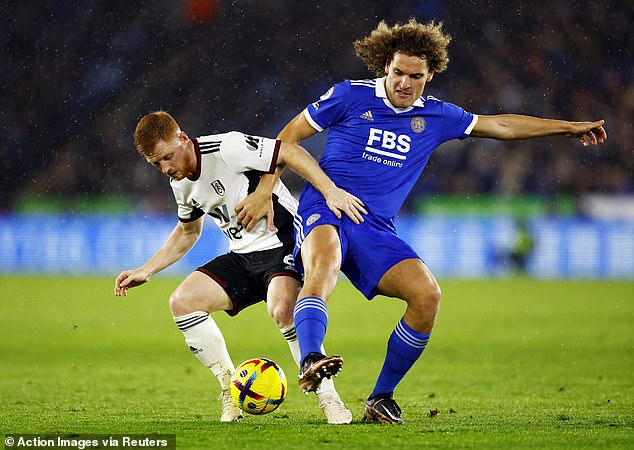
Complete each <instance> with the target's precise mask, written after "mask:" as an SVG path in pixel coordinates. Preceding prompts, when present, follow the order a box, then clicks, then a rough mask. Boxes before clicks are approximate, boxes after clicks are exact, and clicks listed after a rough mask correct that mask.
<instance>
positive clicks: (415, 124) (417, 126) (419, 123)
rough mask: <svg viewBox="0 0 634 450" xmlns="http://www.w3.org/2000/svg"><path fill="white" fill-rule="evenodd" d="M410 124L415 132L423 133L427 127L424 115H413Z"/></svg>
mask: <svg viewBox="0 0 634 450" xmlns="http://www.w3.org/2000/svg"><path fill="white" fill-rule="evenodd" d="M409 125H410V126H411V127H412V131H413V132H414V133H422V132H423V131H425V127H426V126H427V124H426V123H425V119H423V118H422V117H412V121H411V122H410V123H409Z"/></svg>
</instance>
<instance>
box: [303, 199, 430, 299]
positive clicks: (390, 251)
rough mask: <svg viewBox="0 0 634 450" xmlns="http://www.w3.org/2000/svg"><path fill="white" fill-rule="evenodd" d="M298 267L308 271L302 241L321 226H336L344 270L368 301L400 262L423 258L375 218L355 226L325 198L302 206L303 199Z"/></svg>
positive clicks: (342, 269)
mask: <svg viewBox="0 0 634 450" xmlns="http://www.w3.org/2000/svg"><path fill="white" fill-rule="evenodd" d="M294 225H295V249H294V250H293V256H294V257H295V265H296V266H297V269H298V270H299V271H301V272H302V273H303V272H304V266H303V264H302V261H301V255H300V249H301V245H302V242H303V241H304V239H305V238H306V236H308V234H309V233H310V232H311V230H312V229H313V228H315V227H316V226H319V225H334V226H335V227H337V229H338V232H339V240H340V242H341V255H342V264H341V271H342V272H343V273H344V274H345V275H346V276H347V277H348V279H349V280H350V282H352V284H353V285H354V286H355V287H356V288H357V289H358V290H359V291H360V292H361V293H362V294H363V295H365V297H366V298H367V299H368V300H371V299H372V298H374V297H375V296H376V295H379V294H380V292H378V291H377V290H376V287H377V284H379V281H380V280H381V277H383V274H385V272H387V271H388V270H389V269H390V268H391V267H393V266H395V265H396V264H398V263H399V262H401V261H403V260H405V259H410V258H417V259H420V257H419V256H418V255H417V254H416V252H415V251H414V249H412V247H410V246H409V245H408V244H407V243H406V242H405V241H403V240H402V239H401V238H400V237H398V235H397V234H396V231H395V230H394V229H392V228H389V227H386V226H384V225H383V226H381V225H378V224H377V223H376V221H373V220H372V218H371V217H369V216H365V222H362V223H360V224H355V223H354V222H353V221H352V220H350V218H348V216H346V215H345V214H343V215H342V218H341V219H337V216H335V215H334V213H333V212H332V211H330V209H329V208H328V206H327V205H326V202H325V200H323V198H322V199H321V200H317V201H311V202H310V203H307V204H302V202H301V200H300V204H299V208H298V211H297V215H296V216H295V224H294Z"/></svg>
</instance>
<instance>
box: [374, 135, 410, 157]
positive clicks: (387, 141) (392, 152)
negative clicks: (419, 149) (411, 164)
mask: <svg viewBox="0 0 634 450" xmlns="http://www.w3.org/2000/svg"><path fill="white" fill-rule="evenodd" d="M411 142H412V138H410V137H409V136H408V135H406V134H396V133H394V132H393V131H388V130H380V129H378V128H370V134H369V136H368V142H367V143H366V147H365V150H366V151H368V152H371V153H375V154H377V155H382V156H388V157H391V158H395V159H401V160H404V159H407V156H406V154H407V153H408V152H409V151H410V144H411ZM377 146H378V147H380V148H376V147H377ZM397 152H398V153H397Z"/></svg>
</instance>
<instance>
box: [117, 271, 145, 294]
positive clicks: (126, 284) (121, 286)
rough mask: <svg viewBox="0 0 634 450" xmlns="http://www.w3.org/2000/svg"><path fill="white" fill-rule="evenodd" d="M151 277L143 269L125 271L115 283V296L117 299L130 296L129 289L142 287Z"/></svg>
mask: <svg viewBox="0 0 634 450" xmlns="http://www.w3.org/2000/svg"><path fill="white" fill-rule="evenodd" d="M149 280H150V277H149V276H148V274H147V273H146V272H144V271H143V270H141V269H135V270H124V271H123V272H121V273H120V274H119V276H118V277H117V279H116V280H115V282H114V295H115V296H117V297H120V296H122V295H123V296H125V295H128V288H133V287H135V286H140V285H142V284H143V283H145V282H146V281H149Z"/></svg>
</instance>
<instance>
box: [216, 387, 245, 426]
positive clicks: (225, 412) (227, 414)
mask: <svg viewBox="0 0 634 450" xmlns="http://www.w3.org/2000/svg"><path fill="white" fill-rule="evenodd" d="M218 400H222V415H221V416H220V421H221V422H237V421H238V420H240V419H242V418H243V417H244V414H242V410H241V409H240V408H238V407H237V406H236V404H235V403H233V398H231V391H230V390H229V389H223V390H222V392H221V393H220V396H219V397H218Z"/></svg>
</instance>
